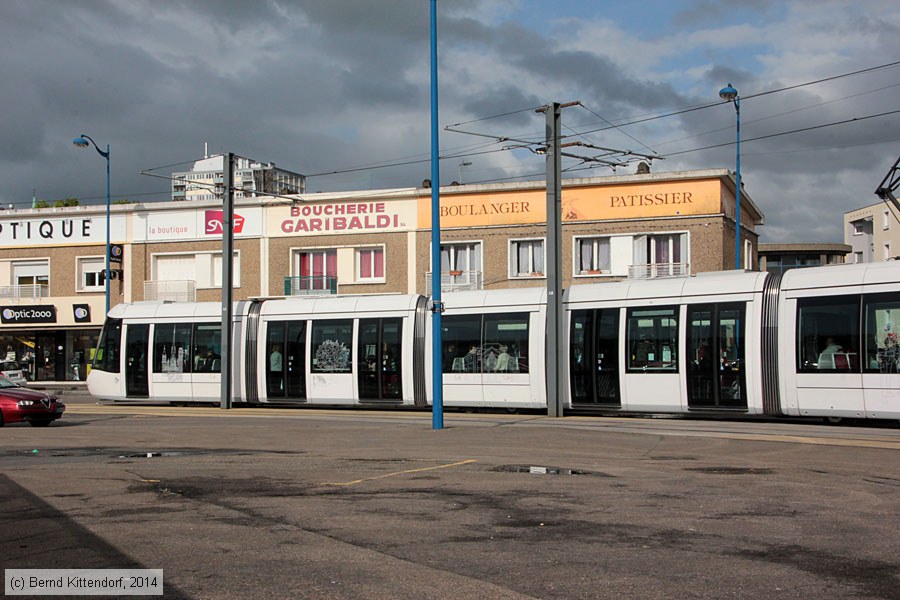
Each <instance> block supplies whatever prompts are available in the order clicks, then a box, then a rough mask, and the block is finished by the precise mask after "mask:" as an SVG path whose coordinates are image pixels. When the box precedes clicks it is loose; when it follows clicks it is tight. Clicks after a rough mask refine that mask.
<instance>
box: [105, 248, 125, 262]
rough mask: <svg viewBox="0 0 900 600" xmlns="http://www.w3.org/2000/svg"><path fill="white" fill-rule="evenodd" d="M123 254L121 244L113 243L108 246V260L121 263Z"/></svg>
mask: <svg viewBox="0 0 900 600" xmlns="http://www.w3.org/2000/svg"><path fill="white" fill-rule="evenodd" d="M124 255H125V247H124V246H122V244H113V245H111V246H110V247H109V262H111V263H119V264H122V257H123V256H124Z"/></svg>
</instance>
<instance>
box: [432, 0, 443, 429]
mask: <svg viewBox="0 0 900 600" xmlns="http://www.w3.org/2000/svg"><path fill="white" fill-rule="evenodd" d="M438 148H439V144H438V71H437V0H431V299H432V302H433V306H434V308H433V309H432V319H431V325H432V334H431V337H432V340H433V346H432V349H431V350H432V351H431V354H432V376H431V381H432V386H433V387H432V401H433V402H432V408H431V428H432V429H443V428H444V372H443V371H444V369H443V364H442V363H443V360H442V357H441V309H442V308H443V307H442V305H441V212H440V206H441V201H440V197H441V194H440V188H441V169H440V164H439V162H440V153H439V150H438Z"/></svg>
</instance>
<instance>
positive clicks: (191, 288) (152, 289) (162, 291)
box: [144, 280, 197, 302]
mask: <svg viewBox="0 0 900 600" xmlns="http://www.w3.org/2000/svg"><path fill="white" fill-rule="evenodd" d="M144 300H156V301H158V302H163V301H168V302H195V301H196V300H197V283H196V282H194V281H189V280H172V281H162V280H161V281H145V282H144Z"/></svg>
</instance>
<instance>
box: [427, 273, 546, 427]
mask: <svg viewBox="0 0 900 600" xmlns="http://www.w3.org/2000/svg"><path fill="white" fill-rule="evenodd" d="M544 295H545V290H543V289H537V288H535V289H527V290H492V291H480V292H454V293H453V294H452V295H451V294H448V295H447V297H446V298H445V306H446V311H445V312H444V313H443V314H442V315H441V349H440V352H441V362H442V377H443V402H444V405H445V406H455V407H472V408H474V407H496V408H533V409H540V408H545V407H546V369H545V364H546V358H545V353H546V342H545V337H546V336H545V332H546V307H545V306H544V304H543V296H544ZM432 318H433V317H432V316H431V315H430V314H429V318H428V326H427V327H426V340H425V369H426V374H427V375H428V378H429V383H428V386H427V393H428V402H429V404H432V403H433V401H434V399H433V387H432V385H431V384H432V382H431V381H430V379H431V374H432V372H433V366H432V365H433V322H432Z"/></svg>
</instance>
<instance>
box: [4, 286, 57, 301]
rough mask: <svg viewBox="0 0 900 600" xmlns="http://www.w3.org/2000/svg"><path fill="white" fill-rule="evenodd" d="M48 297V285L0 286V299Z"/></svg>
mask: <svg viewBox="0 0 900 600" xmlns="http://www.w3.org/2000/svg"><path fill="white" fill-rule="evenodd" d="M49 296H50V286H48V285H0V298H26V299H35V298H47V297H49Z"/></svg>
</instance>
